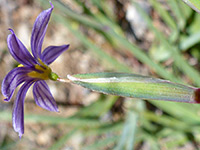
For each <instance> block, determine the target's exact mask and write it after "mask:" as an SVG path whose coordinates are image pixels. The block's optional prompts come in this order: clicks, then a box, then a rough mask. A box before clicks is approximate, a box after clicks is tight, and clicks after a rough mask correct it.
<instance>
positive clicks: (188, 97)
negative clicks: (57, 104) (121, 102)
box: [67, 73, 197, 103]
mask: <svg viewBox="0 0 200 150" xmlns="http://www.w3.org/2000/svg"><path fill="white" fill-rule="evenodd" d="M67 77H68V79H69V80H70V81H71V82H73V83H75V84H78V85H81V86H83V87H85V88H88V89H91V90H94V91H98V92H101V93H104V94H113V95H119V96H125V97H132V98H140V99H147V100H166V101H176V102H186V103H197V100H195V97H196V96H195V92H196V91H197V88H194V87H189V86H185V85H182V84H177V83H172V82H170V81H166V80H162V79H157V78H152V77H147V76H141V75H136V74H126V73H89V74H76V75H68V76H67Z"/></svg>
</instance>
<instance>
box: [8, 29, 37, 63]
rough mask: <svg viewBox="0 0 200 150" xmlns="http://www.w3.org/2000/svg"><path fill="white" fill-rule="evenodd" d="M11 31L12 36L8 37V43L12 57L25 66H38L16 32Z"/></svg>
mask: <svg viewBox="0 0 200 150" xmlns="http://www.w3.org/2000/svg"><path fill="white" fill-rule="evenodd" d="M9 30H10V32H11V34H10V35H8V38H7V43H8V48H9V51H10V54H11V55H12V57H13V58H14V59H15V60H16V61H18V62H19V63H20V64H23V65H24V66H33V65H34V64H36V61H35V60H34V58H33V57H32V56H31V54H30V53H29V51H28V50H27V49H26V47H25V46H24V45H23V44H22V42H21V41H20V40H19V39H18V38H17V37H16V35H15V33H14V31H13V30H12V29H9Z"/></svg>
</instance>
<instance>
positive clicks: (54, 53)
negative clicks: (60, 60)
mask: <svg viewBox="0 0 200 150" xmlns="http://www.w3.org/2000/svg"><path fill="white" fill-rule="evenodd" d="M68 48H69V44H68V45H62V46H49V47H47V48H46V49H45V50H44V51H43V53H42V57H41V59H42V61H43V62H45V63H46V64H47V65H49V64H51V63H52V62H53V61H54V60H55V59H56V58H57V57H58V56H60V55H61V54H62V53H63V52H64V51H66V50H67V49H68Z"/></svg>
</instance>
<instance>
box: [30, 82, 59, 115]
mask: <svg viewBox="0 0 200 150" xmlns="http://www.w3.org/2000/svg"><path fill="white" fill-rule="evenodd" d="M33 96H34V98H35V102H36V104H37V105H38V106H40V107H42V108H44V109H47V110H49V111H56V112H58V107H57V104H56V101H55V100H54V98H53V96H52V94H51V92H50V90H49V87H48V85H47V84H46V82H45V81H43V80H40V81H36V83H35V84H34V86H33Z"/></svg>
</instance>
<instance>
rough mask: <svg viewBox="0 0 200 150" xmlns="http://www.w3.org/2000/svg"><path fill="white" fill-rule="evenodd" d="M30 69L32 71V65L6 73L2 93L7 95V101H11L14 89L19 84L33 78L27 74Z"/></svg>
mask: <svg viewBox="0 0 200 150" xmlns="http://www.w3.org/2000/svg"><path fill="white" fill-rule="evenodd" d="M30 71H32V69H31V68H30V67H17V68H14V69H13V70H11V71H10V72H9V73H8V74H7V75H6V77H5V78H4V80H3V82H2V86H1V91H2V94H3V95H4V96H5V97H6V99H5V101H10V99H11V97H12V95H13V93H14V90H15V88H16V87H17V86H18V85H20V84H21V83H22V82H24V81H27V80H30V79H31V78H30V77H28V76H27V73H29V72H30Z"/></svg>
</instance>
